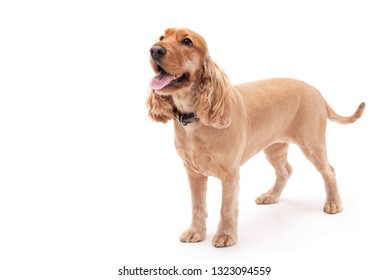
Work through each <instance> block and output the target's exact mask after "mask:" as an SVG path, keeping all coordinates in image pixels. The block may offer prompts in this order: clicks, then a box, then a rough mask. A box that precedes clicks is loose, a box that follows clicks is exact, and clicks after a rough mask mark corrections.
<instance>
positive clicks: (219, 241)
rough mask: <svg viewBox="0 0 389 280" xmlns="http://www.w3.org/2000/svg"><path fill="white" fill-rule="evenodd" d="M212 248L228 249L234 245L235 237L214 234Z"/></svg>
mask: <svg viewBox="0 0 389 280" xmlns="http://www.w3.org/2000/svg"><path fill="white" fill-rule="evenodd" d="M212 243H213V246H215V247H218V248H223V247H229V246H232V245H234V244H235V243H236V237H232V236H231V235H228V234H216V235H215V236H214V237H213V240H212Z"/></svg>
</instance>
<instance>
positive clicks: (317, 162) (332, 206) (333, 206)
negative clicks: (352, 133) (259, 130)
mask: <svg viewBox="0 0 389 280" xmlns="http://www.w3.org/2000/svg"><path fill="white" fill-rule="evenodd" d="M316 143H318V144H315V145H310V144H309V143H299V146H300V148H301V150H302V151H303V153H304V155H305V156H306V157H307V158H308V159H309V160H310V161H311V162H312V163H313V165H314V166H315V167H316V169H317V170H318V171H319V172H320V174H321V175H322V177H323V180H324V184H325V189H326V194H327V199H326V202H325V204H324V208H323V210H324V212H326V213H328V214H336V213H338V212H340V211H342V209H343V207H342V201H341V199H340V196H339V192H338V186H337V182H336V175H335V170H334V168H333V167H332V166H331V165H330V164H329V162H328V159H327V151H326V144H325V139H323V140H322V141H320V142H316Z"/></svg>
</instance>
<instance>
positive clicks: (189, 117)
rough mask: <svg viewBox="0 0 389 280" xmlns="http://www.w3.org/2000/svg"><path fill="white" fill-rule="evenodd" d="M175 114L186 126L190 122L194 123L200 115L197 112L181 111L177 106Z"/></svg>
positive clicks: (174, 109)
mask: <svg viewBox="0 0 389 280" xmlns="http://www.w3.org/2000/svg"><path fill="white" fill-rule="evenodd" d="M173 114H174V117H175V118H176V119H177V120H178V121H179V122H180V123H181V124H182V125H183V126H186V125H187V124H189V123H192V122H194V121H197V120H198V117H197V116H196V114H195V113H185V114H184V113H181V112H180V111H178V110H177V108H176V107H174V108H173Z"/></svg>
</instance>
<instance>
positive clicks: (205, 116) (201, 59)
mask: <svg viewBox="0 0 389 280" xmlns="http://www.w3.org/2000/svg"><path fill="white" fill-rule="evenodd" d="M150 63H151V66H152V68H153V70H154V72H155V76H154V77H153V78H152V79H151V81H150V84H149V87H150V95H149V98H148V99H147V106H148V108H149V116H150V117H151V118H152V119H154V120H156V121H159V122H163V123H165V122H167V121H168V120H170V119H173V118H174V114H173V110H174V104H173V100H172V96H174V95H175V94H179V93H183V92H185V93H189V95H190V96H191V97H192V101H193V111H194V113H195V114H196V116H197V117H198V118H199V119H200V121H201V122H202V123H203V124H205V125H207V126H213V127H217V128H223V127H227V126H228V125H229V124H230V121H231V120H230V114H229V110H228V109H229V103H228V102H227V101H228V100H227V99H228V96H227V91H228V87H229V81H228V78H227V76H226V75H225V74H224V72H223V71H222V70H221V69H220V68H219V67H218V66H217V65H216V64H215V63H214V62H213V61H212V59H211V58H210V56H209V53H208V47H207V43H206V42H205V40H204V38H203V37H201V36H200V35H199V34H197V33H196V32H193V31H191V30H189V29H187V28H180V29H178V28H169V29H166V31H165V33H164V34H163V35H162V36H160V37H159V40H158V42H156V43H155V44H154V45H153V46H152V47H151V49H150Z"/></svg>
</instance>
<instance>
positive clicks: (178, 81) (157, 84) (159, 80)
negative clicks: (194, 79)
mask: <svg viewBox="0 0 389 280" xmlns="http://www.w3.org/2000/svg"><path fill="white" fill-rule="evenodd" d="M157 69H158V71H159V74H158V75H157V76H155V77H153V78H152V79H151V81H150V88H151V89H157V90H161V89H164V88H167V87H180V86H182V85H183V84H184V83H185V82H186V81H187V80H188V79H189V73H184V74H182V75H178V76H174V75H171V74H169V73H167V72H166V71H165V70H164V69H163V68H162V67H161V66H160V65H158V68H157Z"/></svg>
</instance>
